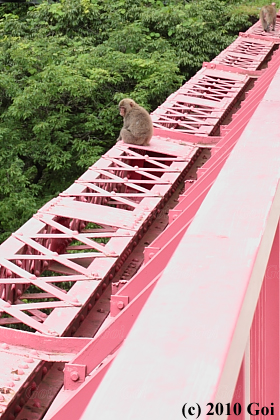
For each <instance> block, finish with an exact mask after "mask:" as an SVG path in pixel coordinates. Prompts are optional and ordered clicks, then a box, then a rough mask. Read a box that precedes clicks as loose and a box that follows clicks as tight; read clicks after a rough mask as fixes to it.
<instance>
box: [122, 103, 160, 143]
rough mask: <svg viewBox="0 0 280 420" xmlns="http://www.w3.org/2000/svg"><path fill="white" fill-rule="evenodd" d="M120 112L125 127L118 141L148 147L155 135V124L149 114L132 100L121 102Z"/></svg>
mask: <svg viewBox="0 0 280 420" xmlns="http://www.w3.org/2000/svg"><path fill="white" fill-rule="evenodd" d="M119 110H120V115H121V116H122V117H123V127H122V129H121V131H120V134H119V137H118V140H117V141H119V140H123V141H124V143H130V144H137V145H138V146H147V145H148V144H149V143H150V140H151V138H152V135H153V122H152V119H151V117H150V115H149V114H148V112H147V111H146V110H145V109H144V108H142V106H140V105H138V104H137V103H136V102H134V101H133V99H130V98H126V99H122V100H121V101H120V103H119Z"/></svg>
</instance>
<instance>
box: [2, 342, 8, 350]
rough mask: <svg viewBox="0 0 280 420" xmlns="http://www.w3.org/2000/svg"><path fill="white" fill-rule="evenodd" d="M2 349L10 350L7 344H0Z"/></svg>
mask: <svg viewBox="0 0 280 420" xmlns="http://www.w3.org/2000/svg"><path fill="white" fill-rule="evenodd" d="M1 347H2V349H5V350H8V349H9V348H10V346H8V344H7V343H3V344H1Z"/></svg>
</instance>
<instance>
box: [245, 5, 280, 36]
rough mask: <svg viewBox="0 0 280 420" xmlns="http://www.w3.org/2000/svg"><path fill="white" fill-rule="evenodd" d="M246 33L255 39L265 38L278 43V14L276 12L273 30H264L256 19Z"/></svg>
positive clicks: (279, 32) (279, 25)
mask: <svg viewBox="0 0 280 420" xmlns="http://www.w3.org/2000/svg"><path fill="white" fill-rule="evenodd" d="M246 34H247V35H249V36H250V37H252V38H253V37H254V38H255V39H267V40H271V41H272V42H274V43H276V44H279V42H280V14H279V10H278V12H277V19H276V25H275V31H270V32H265V31H264V30H263V28H262V25H261V22H260V21H258V22H257V23H255V25H253V26H252V27H251V28H249V29H248V31H246Z"/></svg>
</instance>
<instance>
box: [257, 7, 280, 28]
mask: <svg viewBox="0 0 280 420" xmlns="http://www.w3.org/2000/svg"><path fill="white" fill-rule="evenodd" d="M275 6H276V5H275V3H271V5H269V6H263V7H262V8H261V11H260V20H261V24H262V27H263V30H264V31H265V32H269V29H270V26H271V25H272V30H273V31H274V30H275V24H276V15H277V11H276V7H275Z"/></svg>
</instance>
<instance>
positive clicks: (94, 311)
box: [0, 15, 280, 420]
mask: <svg viewBox="0 0 280 420" xmlns="http://www.w3.org/2000/svg"><path fill="white" fill-rule="evenodd" d="M279 43H280V15H278V16H277V24H276V30H275V32H269V33H265V32H263V31H262V28H261V25H260V22H257V23H256V24H255V25H254V26H252V27H251V28H250V29H249V30H248V31H247V32H246V33H240V35H239V37H238V38H237V39H236V40H235V41H234V42H233V43H232V44H231V45H230V46H229V47H228V48H226V49H225V50H224V51H223V52H222V53H221V54H219V55H218V56H217V57H216V58H215V59H214V60H213V61H212V62H210V63H203V66H202V68H201V70H199V71H198V73H197V74H196V75H195V76H194V77H192V78H191V79H190V80H189V81H188V82H186V83H185V84H184V85H183V86H182V87H181V88H180V89H179V90H178V91H177V92H175V93H173V94H172V95H171V96H170V97H168V98H167V100H166V101H165V102H164V103H163V104H162V105H161V106H159V107H158V108H157V109H156V110H155V111H154V112H152V114H151V116H152V120H153V124H154V136H153V138H152V140H151V143H150V145H149V146H145V147H143V146H136V145H126V144H124V143H123V142H118V143H116V145H115V146H114V147H113V148H112V149H110V150H109V151H108V152H107V153H106V154H104V156H102V157H101V159H100V160H98V161H97V162H96V163H94V164H93V165H92V166H91V167H90V168H89V169H88V170H87V171H86V172H85V173H84V174H83V175H82V176H81V177H80V178H79V179H78V180H77V181H76V182H75V183H74V184H73V185H71V186H70V187H69V188H68V189H67V190H65V191H64V192H62V193H61V194H59V196H58V197H57V198H54V199H53V200H51V201H50V202H48V203H47V204H46V205H44V206H43V207H42V208H41V209H40V210H39V211H38V212H37V213H36V214H34V216H33V217H32V219H30V220H29V221H27V223H25V224H24V225H23V226H22V227H21V228H20V229H19V230H18V231H16V232H15V233H14V234H12V235H11V237H9V238H8V239H7V240H6V241H5V242H4V243H3V244H1V246H0V312H1V318H0V324H1V326H0V360H2V362H1V369H0V417H1V420H13V419H17V420H39V419H43V418H44V419H45V420H64V419H66V418H69V419H72V420H78V419H82V420H89V419H98V420H105V419H106V420H108V419H110V420H111V419H117V420H121V419H122V420H124V419H133V420H140V419H141V420H143V419H181V418H182V419H183V418H188V419H190V418H200V419H203V420H205V419H207V418H209V415H213V416H214V417H212V418H220V419H225V418H230V419H233V418H239V419H241V420H248V419H249V418H251V417H252V416H254V418H255V416H257V417H256V418H258V419H264V418H275V419H279V347H280V345H279V316H280V314H279V298H280V290H279V251H280V250H279V246H280V238H279V216H280V187H279V177H280V95H279V92H280V50H279Z"/></svg>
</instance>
